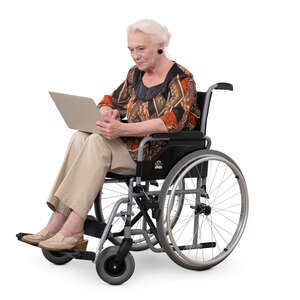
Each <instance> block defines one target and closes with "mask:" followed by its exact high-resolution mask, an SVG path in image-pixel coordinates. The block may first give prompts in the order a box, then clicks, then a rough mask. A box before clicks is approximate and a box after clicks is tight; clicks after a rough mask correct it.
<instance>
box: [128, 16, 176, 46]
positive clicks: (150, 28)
mask: <svg viewBox="0 0 300 300" xmlns="http://www.w3.org/2000/svg"><path fill="white" fill-rule="evenodd" d="M136 30H140V31H142V32H144V33H146V34H148V35H149V37H150V38H151V39H152V41H153V42H154V43H155V44H159V43H162V42H163V43H164V45H165V47H167V46H168V44H169V41H170V38H171V34H170V32H169V31H168V29H167V27H166V26H162V25H160V24H159V23H158V22H156V21H154V20H150V19H143V20H139V21H137V22H135V23H133V24H131V25H129V26H128V28H127V34H129V33H130V32H134V31H136Z"/></svg>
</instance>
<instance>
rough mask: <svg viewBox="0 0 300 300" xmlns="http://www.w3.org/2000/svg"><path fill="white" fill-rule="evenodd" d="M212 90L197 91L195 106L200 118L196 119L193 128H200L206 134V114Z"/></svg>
mask: <svg viewBox="0 0 300 300" xmlns="http://www.w3.org/2000/svg"><path fill="white" fill-rule="evenodd" d="M211 95H212V92H211V91H208V92H197V106H198V107H199V109H200V119H199V120H198V122H197V124H196V127H195V128H194V130H200V131H201V132H202V133H203V135H204V136H205V135H206V125H207V116H208V111H209V104H210V99H211Z"/></svg>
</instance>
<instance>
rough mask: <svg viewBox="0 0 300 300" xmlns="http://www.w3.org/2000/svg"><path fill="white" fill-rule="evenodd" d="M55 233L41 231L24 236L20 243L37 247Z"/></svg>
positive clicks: (45, 230)
mask: <svg viewBox="0 0 300 300" xmlns="http://www.w3.org/2000/svg"><path fill="white" fill-rule="evenodd" d="M54 235H55V233H51V232H49V231H48V230H47V229H45V228H44V229H43V230H41V231H40V232H38V233H36V234H26V235H24V236H23V237H22V241H24V242H26V243H28V244H31V245H35V246H37V245H38V243H39V242H42V241H44V240H47V239H50V238H51V237H53V236H54Z"/></svg>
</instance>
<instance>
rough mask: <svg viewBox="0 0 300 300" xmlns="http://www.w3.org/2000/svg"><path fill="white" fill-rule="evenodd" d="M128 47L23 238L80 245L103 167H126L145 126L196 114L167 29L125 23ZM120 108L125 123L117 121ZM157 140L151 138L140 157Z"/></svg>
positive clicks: (122, 170)
mask: <svg viewBox="0 0 300 300" xmlns="http://www.w3.org/2000/svg"><path fill="white" fill-rule="evenodd" d="M127 34H128V49H129V51H130V54H131V57H132V58H133V60H134V62H135V65H134V66H133V67H132V68H130V70H129V72H128V74H127V78H126V80H124V82H123V83H122V84H121V85H120V86H119V87H118V88H117V89H116V90H115V91H114V92H113V93H112V94H111V95H105V96H104V98H103V99H102V101H101V102H100V103H99V104H98V107H99V109H100V114H101V120H102V121H100V122H97V123H96V126H97V128H98V130H99V134H97V133H93V134H89V133H84V132H80V131H77V132H75V133H74V134H73V136H72V138H71V141H70V143H69V146H68V149H67V153H66V156H65V159H64V162H63V165H62V167H61V170H60V172H59V174H58V177H57V179H56V182H55V184H54V186H53V189H52V191H51V193H50V196H49V199H48V200H47V204H48V206H49V207H50V209H51V210H53V211H54V214H53V217H52V219H51V221H50V223H49V224H48V225H47V226H46V227H45V228H44V229H42V230H41V231H40V232H38V233H37V234H33V235H25V236H24V237H23V240H24V241H26V242H28V243H31V244H34V245H38V246H39V247H41V248H44V249H47V250H56V251H59V250H71V249H81V250H85V249H86V246H87V241H85V240H83V225H84V221H85V218H86V216H87V214H88V212H89V210H90V208H91V207H92V205H93V202H94V200H95V198H96V196H97V194H98V192H99V189H100V188H101V186H102V184H103V182H104V180H105V176H106V173H107V172H108V171H110V172H114V173H118V174H134V173H135V169H136V160H137V151H138V146H139V142H140V141H141V140H142V138H143V137H144V136H147V135H150V134H152V133H164V132H166V133H168V132H169V133H175V132H178V131H181V130H192V129H193V128H194V126H195V125H196V118H199V114H200V113H199V110H198V108H197V106H196V87H195V82H194V79H193V75H192V74H191V73H190V72H189V71H188V70H187V69H185V68H184V67H182V66H181V65H179V64H177V63H176V62H175V61H172V60H170V59H169V58H168V57H167V56H166V55H165V48H166V47H167V45H168V43H169V40H170V34H169V32H168V30H167V28H166V27H163V26H161V25H160V24H159V23H157V22H155V21H153V20H140V21H138V22H136V23H134V24H132V25H131V26H129V27H128V30H127ZM125 115H126V116H127V120H128V123H123V122H121V121H120V116H121V117H123V116H125ZM162 147H163V144H162V143H159V142H152V144H151V147H145V148H146V149H144V153H143V156H144V159H151V157H153V155H155V154H156V153H158V152H159V151H160V149H161V148H162Z"/></svg>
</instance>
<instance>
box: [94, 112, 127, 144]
mask: <svg viewBox="0 0 300 300" xmlns="http://www.w3.org/2000/svg"><path fill="white" fill-rule="evenodd" d="M117 117H118V118H119V119H120V115H117V114H116V113H115V112H112V116H111V117H110V118H108V119H106V120H103V121H102V122H101V121H97V122H96V127H97V129H98V130H99V132H100V133H101V134H102V135H103V136H104V137H105V138H107V139H109V140H112V139H116V138H118V137H120V136H121V133H122V132H121V126H122V123H121V122H120V121H119V120H117Z"/></svg>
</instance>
